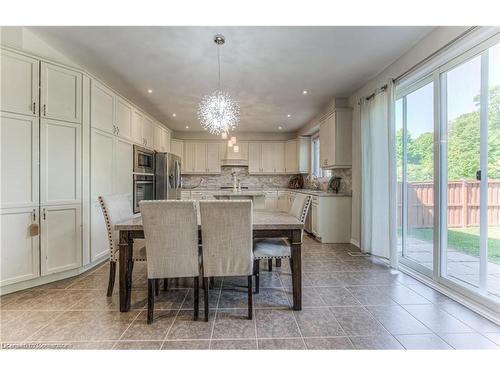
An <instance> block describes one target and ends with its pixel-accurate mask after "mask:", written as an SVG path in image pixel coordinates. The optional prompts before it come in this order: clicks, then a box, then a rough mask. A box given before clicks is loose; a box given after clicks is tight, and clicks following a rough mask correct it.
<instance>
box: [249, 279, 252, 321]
mask: <svg viewBox="0 0 500 375" xmlns="http://www.w3.org/2000/svg"><path fill="white" fill-rule="evenodd" d="M252 292H253V286H252V275H250V276H248V319H249V320H252V313H253V295H252Z"/></svg>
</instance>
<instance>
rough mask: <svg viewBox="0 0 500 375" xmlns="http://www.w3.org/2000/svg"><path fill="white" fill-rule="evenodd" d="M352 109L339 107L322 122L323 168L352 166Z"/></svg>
mask: <svg viewBox="0 0 500 375" xmlns="http://www.w3.org/2000/svg"><path fill="white" fill-rule="evenodd" d="M351 127H352V110H351V109H350V108H337V109H336V110H335V112H333V113H332V114H331V115H330V116H328V117H326V118H325V119H324V120H323V121H322V122H321V123H320V131H319V136H320V148H319V152H320V159H321V167H322V168H336V167H350V166H351V154H352V147H351V146H352V142H351V131H352V130H351Z"/></svg>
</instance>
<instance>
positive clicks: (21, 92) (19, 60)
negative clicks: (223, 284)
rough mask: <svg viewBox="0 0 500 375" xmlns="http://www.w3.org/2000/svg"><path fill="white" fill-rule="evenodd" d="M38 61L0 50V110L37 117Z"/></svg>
mask: <svg viewBox="0 0 500 375" xmlns="http://www.w3.org/2000/svg"><path fill="white" fill-rule="evenodd" d="M39 64H40V63H39V61H38V60H35V59H33V58H31V57H27V56H24V55H20V54H17V53H13V52H9V51H6V50H1V54H0V72H1V73H0V82H2V84H1V85H0V86H1V91H0V98H1V100H0V109H1V110H2V111H6V112H12V113H19V114H22V115H30V116H38V111H39V105H38V103H39V102H38V85H39V76H38V75H39V67H40V65H39Z"/></svg>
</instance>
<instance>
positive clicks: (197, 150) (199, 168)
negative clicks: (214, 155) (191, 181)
mask: <svg viewBox="0 0 500 375" xmlns="http://www.w3.org/2000/svg"><path fill="white" fill-rule="evenodd" d="M194 172H195V173H206V172H207V145H206V144H205V143H199V142H197V143H195V144H194Z"/></svg>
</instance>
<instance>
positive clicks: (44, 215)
mask: <svg viewBox="0 0 500 375" xmlns="http://www.w3.org/2000/svg"><path fill="white" fill-rule="evenodd" d="M46 218H47V215H46V213H45V208H44V209H43V220H45V219H46Z"/></svg>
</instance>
